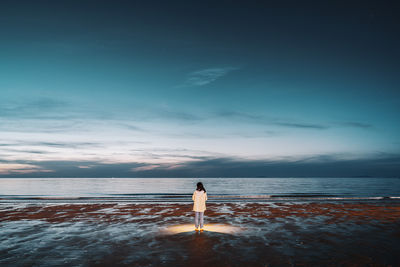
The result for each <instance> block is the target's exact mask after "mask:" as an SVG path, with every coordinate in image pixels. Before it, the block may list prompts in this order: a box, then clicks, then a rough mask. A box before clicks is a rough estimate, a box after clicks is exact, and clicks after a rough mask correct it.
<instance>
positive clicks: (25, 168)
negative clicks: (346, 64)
mask: <svg viewBox="0 0 400 267" xmlns="http://www.w3.org/2000/svg"><path fill="white" fill-rule="evenodd" d="M44 172H53V171H52V170H49V169H46V168H43V167H41V166H38V165H35V164H21V163H0V175H19V174H20V175H23V174H31V173H44Z"/></svg>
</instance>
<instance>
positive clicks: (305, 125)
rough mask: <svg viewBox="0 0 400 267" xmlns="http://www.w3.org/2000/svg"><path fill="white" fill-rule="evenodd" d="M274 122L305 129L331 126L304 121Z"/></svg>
mask: <svg viewBox="0 0 400 267" xmlns="http://www.w3.org/2000/svg"><path fill="white" fill-rule="evenodd" d="M272 124H274V125H277V126H283V127H289V128H303V129H316V130H324V129H328V128H329V126H326V125H323V124H313V123H302V122H273V123H272Z"/></svg>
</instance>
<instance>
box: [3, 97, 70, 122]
mask: <svg viewBox="0 0 400 267" xmlns="http://www.w3.org/2000/svg"><path fill="white" fill-rule="evenodd" d="M66 107H70V104H69V103H68V102H65V101H61V100H58V99H55V98H50V97H40V98H36V99H29V100H26V101H23V100H19V101H14V102H10V101H7V102H6V103H3V104H2V105H0V117H5V118H28V119H31V118H60V117H63V116H62V115H60V113H59V112H57V111H59V110H60V109H61V108H66Z"/></svg>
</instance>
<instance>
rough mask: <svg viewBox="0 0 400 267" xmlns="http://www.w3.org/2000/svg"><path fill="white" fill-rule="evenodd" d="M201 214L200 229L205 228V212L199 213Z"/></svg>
mask: <svg viewBox="0 0 400 267" xmlns="http://www.w3.org/2000/svg"><path fill="white" fill-rule="evenodd" d="M199 213H200V228H203V226H204V212H199Z"/></svg>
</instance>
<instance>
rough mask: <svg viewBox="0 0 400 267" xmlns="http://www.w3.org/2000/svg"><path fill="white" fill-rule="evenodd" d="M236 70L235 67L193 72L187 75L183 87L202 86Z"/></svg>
mask: <svg viewBox="0 0 400 267" xmlns="http://www.w3.org/2000/svg"><path fill="white" fill-rule="evenodd" d="M237 69H238V68H236V67H218V68H208V69H203V70H198V71H194V72H191V73H189V75H188V77H187V79H186V81H185V83H184V86H203V85H206V84H209V83H212V82H214V81H216V80H217V79H219V78H221V77H223V76H225V75H227V74H228V73H229V72H231V71H234V70H237Z"/></svg>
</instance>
